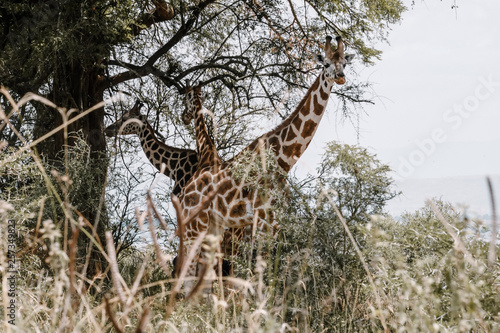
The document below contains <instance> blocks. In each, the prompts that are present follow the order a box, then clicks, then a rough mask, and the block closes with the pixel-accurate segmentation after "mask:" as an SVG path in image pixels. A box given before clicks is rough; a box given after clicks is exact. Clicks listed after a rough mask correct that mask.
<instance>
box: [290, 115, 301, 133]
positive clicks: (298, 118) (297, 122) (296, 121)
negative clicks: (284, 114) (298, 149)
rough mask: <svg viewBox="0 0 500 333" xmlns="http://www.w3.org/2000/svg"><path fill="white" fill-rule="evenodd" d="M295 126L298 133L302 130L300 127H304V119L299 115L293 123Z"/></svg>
mask: <svg viewBox="0 0 500 333" xmlns="http://www.w3.org/2000/svg"><path fill="white" fill-rule="evenodd" d="M292 124H293V126H294V127H295V128H296V129H297V131H298V130H299V129H300V125H302V119H301V118H300V117H299V115H297V116H296V117H295V119H294V120H293V121H292Z"/></svg>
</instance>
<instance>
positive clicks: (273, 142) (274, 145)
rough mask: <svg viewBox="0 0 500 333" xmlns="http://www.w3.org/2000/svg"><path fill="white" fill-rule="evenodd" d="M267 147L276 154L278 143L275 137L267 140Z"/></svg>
mask: <svg viewBox="0 0 500 333" xmlns="http://www.w3.org/2000/svg"><path fill="white" fill-rule="evenodd" d="M269 145H270V146H271V148H272V149H273V150H274V151H275V152H276V151H277V148H279V146H280V141H279V140H278V138H277V137H275V136H273V137H271V138H270V139H269Z"/></svg>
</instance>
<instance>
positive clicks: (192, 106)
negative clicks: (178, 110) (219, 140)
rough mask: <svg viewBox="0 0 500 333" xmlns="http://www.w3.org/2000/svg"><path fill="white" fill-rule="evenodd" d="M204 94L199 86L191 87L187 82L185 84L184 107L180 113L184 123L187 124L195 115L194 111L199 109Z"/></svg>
mask: <svg viewBox="0 0 500 333" xmlns="http://www.w3.org/2000/svg"><path fill="white" fill-rule="evenodd" d="M203 99H204V96H203V94H202V93H201V86H199V85H198V86H195V87H191V86H190V85H189V83H188V84H187V86H186V97H185V104H186V108H185V109H184V112H183V113H182V121H183V122H184V125H189V124H190V123H191V120H193V118H194V117H195V116H196V112H198V111H199V110H200V109H201V103H203Z"/></svg>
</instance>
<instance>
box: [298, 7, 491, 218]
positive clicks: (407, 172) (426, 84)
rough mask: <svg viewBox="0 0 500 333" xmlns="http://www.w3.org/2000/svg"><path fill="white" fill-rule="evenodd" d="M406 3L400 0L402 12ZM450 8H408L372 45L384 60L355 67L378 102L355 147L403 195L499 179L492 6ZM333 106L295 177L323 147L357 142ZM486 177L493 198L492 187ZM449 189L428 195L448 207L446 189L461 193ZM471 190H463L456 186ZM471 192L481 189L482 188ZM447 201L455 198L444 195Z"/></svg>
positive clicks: (367, 109) (368, 108)
mask: <svg viewBox="0 0 500 333" xmlns="http://www.w3.org/2000/svg"><path fill="white" fill-rule="evenodd" d="M411 2H412V1H406V4H407V5H408V7H410V5H411ZM452 4H453V2H452V1H451V0H443V1H439V0H426V1H425V2H424V1H419V0H417V1H415V6H414V7H413V8H410V9H409V10H408V11H407V12H406V13H405V14H404V16H403V21H402V23H401V24H399V25H396V26H394V27H393V30H392V32H391V33H390V35H389V38H388V39H389V42H390V45H387V44H380V45H378V47H379V48H380V49H381V50H382V51H383V55H382V60H381V61H379V62H377V64H376V65H374V66H371V67H364V66H361V65H360V64H359V63H358V65H356V66H355V69H356V71H357V72H358V74H359V75H360V77H361V79H365V78H366V79H369V80H370V81H371V82H372V83H374V93H376V95H377V96H378V97H376V98H375V105H367V106H365V107H364V110H365V112H366V114H363V115H361V118H360V124H359V144H360V145H362V146H364V147H369V148H370V150H371V151H372V152H375V153H377V155H378V156H379V158H380V159H381V160H382V161H383V162H384V163H387V164H389V165H390V166H391V168H392V169H393V170H394V171H395V173H394V174H393V176H394V177H395V179H397V180H398V184H400V186H401V189H402V190H403V191H405V189H406V190H407V192H411V191H415V190H416V189H415V188H413V189H412V186H409V185H408V184H412V182H413V183H415V181H416V180H423V179H428V178H438V179H441V178H444V177H461V178H462V179H463V178H464V176H469V179H470V176H476V178H477V179H481V177H484V176H485V175H500V23H499V21H498V15H499V14H500V1H498V0H476V1H462V0H457V1H456V4H457V5H458V9H457V10H453V9H451V5H452ZM347 80H349V78H348V77H347ZM334 89H335V88H334ZM335 102H336V99H335V97H333V98H332V99H331V100H330V102H329V103H330V104H329V110H328V111H327V115H326V117H325V118H324V119H323V121H322V123H321V125H320V127H319V129H318V132H317V134H316V137H315V138H314V140H313V142H312V143H311V146H310V148H308V150H307V151H306V153H305V154H304V156H303V157H302V158H301V160H299V163H298V164H299V166H298V167H297V173H298V174H299V175H300V174H303V173H305V172H306V170H312V169H314V168H315V166H316V164H317V163H318V161H319V160H320V155H321V153H322V152H323V151H324V150H323V149H324V147H325V143H326V142H328V141H332V140H337V141H341V142H345V143H349V144H356V143H358V135H357V134H358V131H357V129H356V128H355V126H353V125H352V124H351V123H350V122H344V123H342V122H341V121H340V120H339V116H338V115H337V114H336V111H335V105H334V104H335ZM494 179H495V185H496V187H497V192H500V179H499V177H496V176H494ZM422 184H424V183H422ZM436 184H439V182H437V181H436ZM449 184H450V183H449V182H448V185H444V184H442V185H439V186H437V185H436V186H437V188H432V186H430V187H429V188H428V189H427V191H428V192H427V193H428V194H427V195H428V196H441V195H444V196H445V198H444V199H448V198H447V197H446V196H447V195H446V191H448V192H450V191H451V192H452V194H453V193H455V192H457V191H458V192H460V190H457V188H458V189H460V188H461V187H460V186H459V187H454V188H453V189H452V188H450V185H449ZM451 184H453V182H452V183H451ZM453 185H457V184H453ZM406 187H408V188H406ZM413 187H415V186H413ZM444 187H447V188H444ZM473 187H474V186H471V185H470V183H468V185H465V184H464V186H463V187H462V188H463V190H464V191H467V190H468V189H470V190H471V191H472V190H473V189H472V188H473ZM440 188H443V189H442V192H443V193H440V192H439V189H440ZM474 188H475V187H474ZM479 188H484V189H485V187H483V183H481V184H480V187H479ZM422 190H425V189H422V188H419V191H422ZM474 191H477V189H475V190H474ZM422 193H423V192H422ZM422 193H420V194H418V195H417V194H415V193H406V194H405V196H404V197H403V199H400V201H401V200H403V201H404V198H406V199H408V198H413V194H415V196H417V197H418V198H417V200H421V201H422V204H423V200H424V198H423V197H422V196H423V194H422ZM485 194H486V190H485V191H484V193H480V194H478V193H469V194H468V197H475V196H478V195H485ZM497 197H498V195H497ZM450 200H451V201H454V200H456V201H460V200H462V199H460V198H458V197H457V198H456V199H454V197H453V195H452V198H450ZM465 200H468V199H465ZM481 200H482V201H485V202H484V203H485V204H487V202H486V201H487V200H483V198H482V199H481ZM402 205H403V206H404V205H405V203H404V202H403V203H402ZM483 206H484V205H483ZM400 208H401V207H400ZM411 208H413V207H411ZM481 208H484V207H481ZM481 208H478V210H481Z"/></svg>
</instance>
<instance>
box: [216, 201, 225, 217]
mask: <svg viewBox="0 0 500 333" xmlns="http://www.w3.org/2000/svg"><path fill="white" fill-rule="evenodd" d="M217 210H218V211H219V212H220V213H221V214H222V216H226V214H227V208H226V203H225V202H224V199H222V197H217Z"/></svg>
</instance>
